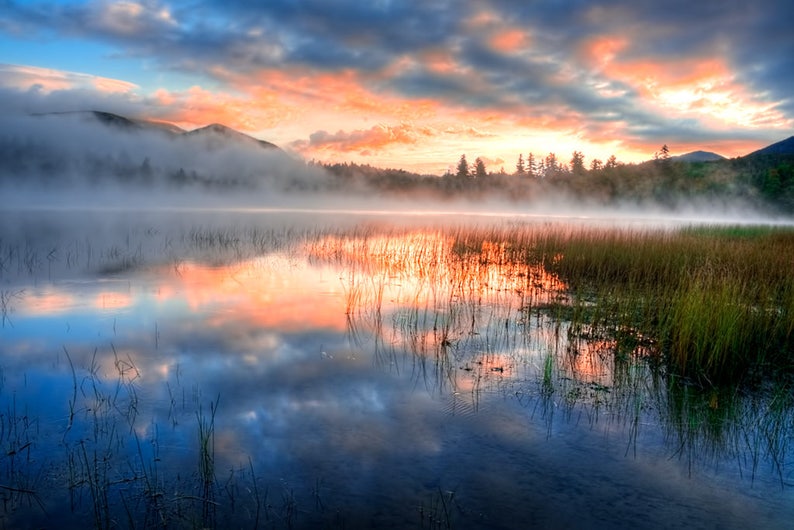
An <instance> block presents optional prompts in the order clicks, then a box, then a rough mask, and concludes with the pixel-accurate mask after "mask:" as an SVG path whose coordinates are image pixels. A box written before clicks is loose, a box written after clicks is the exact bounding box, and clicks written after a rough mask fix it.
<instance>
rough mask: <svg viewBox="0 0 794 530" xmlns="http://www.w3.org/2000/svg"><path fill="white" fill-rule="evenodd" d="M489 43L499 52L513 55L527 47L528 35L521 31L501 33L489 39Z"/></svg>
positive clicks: (509, 30) (510, 30)
mask: <svg viewBox="0 0 794 530" xmlns="http://www.w3.org/2000/svg"><path fill="white" fill-rule="evenodd" d="M488 43H489V44H490V45H491V47H492V48H493V49H494V50H496V51H498V52H502V53H513V52H517V51H520V50H521V49H522V48H524V47H526V45H527V34H526V32H525V31H523V30H520V29H508V30H504V31H499V32H497V33H496V34H495V35H493V36H492V37H491V38H490V39H488Z"/></svg>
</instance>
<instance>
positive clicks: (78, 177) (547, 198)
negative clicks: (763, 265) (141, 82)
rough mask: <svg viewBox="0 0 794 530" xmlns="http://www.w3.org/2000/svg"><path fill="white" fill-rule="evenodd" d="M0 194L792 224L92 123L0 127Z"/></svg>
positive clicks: (38, 200) (233, 137)
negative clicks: (369, 181)
mask: <svg viewBox="0 0 794 530" xmlns="http://www.w3.org/2000/svg"><path fill="white" fill-rule="evenodd" d="M439 178H440V177H439ZM0 191H2V196H3V203H2V206H1V207H0V208H2V209H3V210H20V209H39V210H44V209H46V210H53V209H55V210H65V209H75V210H83V209H89V210H91V209H95V210H119V209H124V210H179V209H181V210H195V211H200V210H210V209H215V210H217V209H221V210H242V209H248V210H261V211H265V210H270V211H304V212H314V213H317V214H319V213H321V212H322V213H323V214H324V215H326V216H328V215H331V214H342V213H345V214H358V215H371V216H379V217H384V218H388V219H391V220H394V219H395V218H396V217H398V216H399V217H413V218H416V217H419V218H425V219H429V218H434V219H436V220H440V221H446V220H453V219H454V220H455V221H460V220H461V219H463V218H468V219H470V220H472V221H473V222H483V220H484V219H485V218H501V217H506V218H514V219H535V218H542V219H546V218H550V219H555V218H557V219H571V220H573V219H578V220H582V221H586V222H595V221H599V222H616V223H624V222H651V223H660V222H667V221H669V222H674V223H688V222H692V223H696V222H697V223H764V224H769V223H775V224H781V223H785V224H788V223H791V218H790V217H788V216H785V215H781V214H779V213H770V212H768V211H765V210H764V209H763V208H760V207H759V206H758V205H757V204H755V203H753V202H752V201H745V200H742V199H737V198H730V199H721V198H714V197H711V198H697V199H684V198H678V199H676V200H675V201H667V203H666V204H664V205H661V204H658V203H656V202H653V201H645V200H642V201H640V200H625V201H622V202H611V203H609V205H605V204H603V203H601V202H599V201H598V200H582V199H581V198H571V197H569V196H567V195H566V194H565V193H563V192H550V193H545V194H543V195H542V196H540V197H533V198H531V199H529V200H528V199H526V198H520V197H519V198H512V199H511V198H510V195H511V193H510V190H506V189H503V190H500V189H495V190H489V191H488V192H481V193H478V194H476V195H474V194H466V193H459V192H458V193H455V192H446V191H445V190H444V189H443V188H437V189H434V190H432V192H431V191H423V190H420V189H418V188H416V187H412V188H410V189H407V190H388V191H387V190H382V189H374V188H372V187H368V186H367V185H366V184H362V183H361V182H355V181H351V180H340V179H339V178H338V177H336V176H334V175H332V174H330V173H329V172H327V171H326V170H324V169H323V168H322V167H320V166H316V165H307V164H306V163H304V162H303V161H301V160H298V159H296V158H293V157H292V156H290V155H289V154H287V153H286V152H284V151H282V150H281V149H278V148H276V147H274V146H271V145H269V144H265V143H263V142H259V141H257V140H255V139H253V138H250V137H247V136H245V135H242V134H240V133H237V132H235V131H232V130H230V129H225V128H223V127H208V128H205V129H200V130H197V131H194V132H191V133H185V132H184V131H181V130H179V129H177V128H175V127H173V126H169V125H165V124H154V123H151V122H136V121H134V120H128V119H126V118H123V117H118V116H114V115H106V114H103V113H95V112H75V113H59V114H40V115H21V114H16V115H7V116H4V117H2V118H0Z"/></svg>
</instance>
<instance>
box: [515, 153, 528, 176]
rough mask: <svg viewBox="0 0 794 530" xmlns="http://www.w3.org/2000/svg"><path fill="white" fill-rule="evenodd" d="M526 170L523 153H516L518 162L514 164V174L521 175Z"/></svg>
mask: <svg viewBox="0 0 794 530" xmlns="http://www.w3.org/2000/svg"><path fill="white" fill-rule="evenodd" d="M525 172H526V168H525V167H524V155H522V154H520V153H519V155H518V163H517V164H516V175H518V176H521V175H523V174H524V173H525Z"/></svg>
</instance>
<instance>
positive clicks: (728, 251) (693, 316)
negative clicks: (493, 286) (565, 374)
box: [535, 227, 794, 385]
mask: <svg viewBox="0 0 794 530" xmlns="http://www.w3.org/2000/svg"><path fill="white" fill-rule="evenodd" d="M543 243H544V245H545V248H544V247H537V248H538V249H540V250H542V251H541V252H539V253H538V254H539V255H536V258H535V259H541V260H542V262H543V263H544V265H545V267H546V268H547V270H549V271H551V272H553V273H554V274H557V275H559V277H560V278H561V279H562V280H563V281H564V282H566V284H567V285H568V287H569V289H570V291H571V292H572V293H574V295H575V296H574V305H576V304H581V303H582V302H583V301H585V300H586V301H588V302H589V303H590V306H589V307H588V311H587V312H583V311H579V312H574V313H573V316H574V318H579V319H584V320H585V321H586V323H587V324H590V325H595V326H598V327H601V328H608V329H612V330H613V331H616V330H626V329H633V330H636V331H637V332H641V333H642V334H644V335H647V336H651V337H653V338H654V339H655V340H656V342H657V344H658V348H657V352H656V354H657V355H659V356H661V358H662V359H663V360H664V362H665V363H666V365H667V366H668V368H669V370H670V371H671V372H672V373H675V374H676V375H681V376H685V377H688V378H692V379H695V380H697V381H699V382H701V383H705V384H709V385H717V384H722V383H737V382H747V381H749V380H750V379H751V378H752V377H753V376H755V375H757V374H759V373H760V372H764V373H771V372H775V373H781V372H791V371H792V368H794V334H793V333H792V330H794V274H792V271H794V230H791V229H783V228H771V227H767V228H765V227H752V228H746V227H705V228H697V229H692V228H687V229H682V230H678V231H647V232H621V231H614V230H613V231H603V230H595V229H589V230H588V229H583V230H582V231H580V232H578V233H574V234H569V235H558V236H556V238H554V237H552V238H549V239H547V240H546V241H544V242H543ZM537 252H538V250H536V253H537Z"/></svg>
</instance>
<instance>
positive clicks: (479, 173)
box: [474, 157, 488, 179]
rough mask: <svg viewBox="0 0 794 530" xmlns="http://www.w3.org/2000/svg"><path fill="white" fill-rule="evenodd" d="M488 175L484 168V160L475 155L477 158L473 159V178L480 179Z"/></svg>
mask: <svg viewBox="0 0 794 530" xmlns="http://www.w3.org/2000/svg"><path fill="white" fill-rule="evenodd" d="M487 176H488V172H487V171H486V170H485V162H483V161H482V158H480V157H477V160H475V161H474V178H477V179H481V178H485V177H487Z"/></svg>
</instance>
